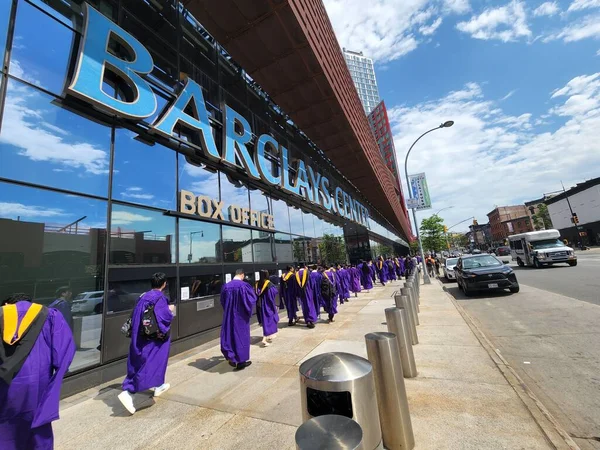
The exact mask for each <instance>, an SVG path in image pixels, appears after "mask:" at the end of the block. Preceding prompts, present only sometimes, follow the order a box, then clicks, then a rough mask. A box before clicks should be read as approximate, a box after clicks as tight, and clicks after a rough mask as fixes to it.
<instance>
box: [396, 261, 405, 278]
mask: <svg viewBox="0 0 600 450" xmlns="http://www.w3.org/2000/svg"><path fill="white" fill-rule="evenodd" d="M394 265H395V266H396V275H397V276H398V279H399V280H401V279H402V276H403V275H404V260H403V259H402V258H401V257H400V258H398V257H396V258H394Z"/></svg>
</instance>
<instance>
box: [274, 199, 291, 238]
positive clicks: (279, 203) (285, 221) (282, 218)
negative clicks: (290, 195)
mask: <svg viewBox="0 0 600 450" xmlns="http://www.w3.org/2000/svg"><path fill="white" fill-rule="evenodd" d="M271 205H272V208H273V221H274V222H275V229H276V230H278V231H283V232H284V233H289V232H290V216H289V213H288V205H287V203H286V202H284V201H283V200H277V199H275V198H272V199H271Z"/></svg>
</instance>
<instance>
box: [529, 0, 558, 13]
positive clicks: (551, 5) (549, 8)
mask: <svg viewBox="0 0 600 450" xmlns="http://www.w3.org/2000/svg"><path fill="white" fill-rule="evenodd" d="M558 11H560V8H559V7H558V4H557V3H556V2H544V3H542V4H541V5H540V6H538V7H537V8H535V9H534V10H533V15H534V16H553V15H554V14H556V13H557V12H558Z"/></svg>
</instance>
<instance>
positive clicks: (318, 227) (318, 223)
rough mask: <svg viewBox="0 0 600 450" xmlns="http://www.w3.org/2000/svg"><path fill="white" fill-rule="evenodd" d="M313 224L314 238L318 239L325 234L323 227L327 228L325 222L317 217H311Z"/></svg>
mask: <svg viewBox="0 0 600 450" xmlns="http://www.w3.org/2000/svg"><path fill="white" fill-rule="evenodd" d="M313 223H314V225H315V236H316V237H318V238H320V237H323V234H325V231H324V230H325V227H326V226H327V222H325V221H324V220H323V219H321V218H320V217H317V216H313Z"/></svg>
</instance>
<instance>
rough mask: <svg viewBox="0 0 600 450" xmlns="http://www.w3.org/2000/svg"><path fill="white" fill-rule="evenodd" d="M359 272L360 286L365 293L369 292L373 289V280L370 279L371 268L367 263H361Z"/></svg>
mask: <svg viewBox="0 0 600 450" xmlns="http://www.w3.org/2000/svg"><path fill="white" fill-rule="evenodd" d="M360 272H361V274H360V279H361V283H362V286H363V288H364V289H365V290H366V291H367V292H369V291H370V290H371V289H373V279H372V278H371V266H369V264H368V263H366V262H363V263H362V264H361V269H360Z"/></svg>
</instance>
